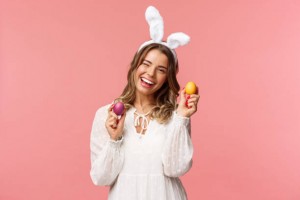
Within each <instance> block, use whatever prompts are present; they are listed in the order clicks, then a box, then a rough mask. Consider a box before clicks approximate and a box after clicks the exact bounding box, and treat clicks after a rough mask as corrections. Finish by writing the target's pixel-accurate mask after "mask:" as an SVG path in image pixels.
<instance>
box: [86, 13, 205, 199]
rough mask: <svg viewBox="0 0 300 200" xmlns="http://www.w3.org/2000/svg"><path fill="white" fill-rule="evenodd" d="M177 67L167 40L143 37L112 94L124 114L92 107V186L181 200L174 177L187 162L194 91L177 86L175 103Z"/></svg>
mask: <svg viewBox="0 0 300 200" xmlns="http://www.w3.org/2000/svg"><path fill="white" fill-rule="evenodd" d="M152 8H153V7H152ZM152 39H153V38H152ZM177 72H178V60H177V56H176V53H175V51H174V50H173V49H172V48H170V46H169V45H168V44H167V43H165V42H161V41H159V42H155V41H154V40H152V41H151V42H146V43H144V44H143V45H142V46H141V47H140V49H139V50H138V51H137V53H136V54H135V56H134V58H133V60H132V62H131V67H130V69H129V72H128V75H127V80H128V83H127V85H126V87H125V88H124V91H123V93H122V95H121V96H120V97H119V98H118V99H117V101H122V102H123V103H124V104H125V107H126V111H125V112H124V114H123V115H122V116H121V117H118V116H117V115H116V114H114V112H113V111H112V108H113V106H114V104H109V105H106V106H104V107H101V108H99V109H98V110H97V112H96V115H95V119H94V122H93V127H92V133H91V164H92V167H91V172H90V175H91V178H92V181H93V183H94V184H95V185H109V186H111V189H110V193H109V199H111V200H117V199H122V200H152V199H153V200H159V199H161V200H184V199H187V195H186V192H185V190H184V187H183V186H182V184H181V182H180V179H179V178H178V177H179V176H181V175H183V174H185V173H186V172H187V171H188V170H189V169H190V168H191V166H192V155H193V146H192V142H191V138H190V117H191V116H192V115H193V114H194V113H195V112H196V111H197V103H198V100H199V98H200V96H199V95H198V94H193V95H190V96H186V94H185V90H184V89H183V90H181V91H180V101H179V103H178V105H177V103H176V98H177V96H178V92H179V90H180V87H179V84H178V82H177V79H176V74H177Z"/></svg>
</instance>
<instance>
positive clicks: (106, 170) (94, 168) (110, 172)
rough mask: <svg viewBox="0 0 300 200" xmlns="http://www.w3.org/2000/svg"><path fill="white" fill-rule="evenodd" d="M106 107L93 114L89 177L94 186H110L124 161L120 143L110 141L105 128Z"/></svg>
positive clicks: (120, 141) (119, 141)
mask: <svg viewBox="0 0 300 200" xmlns="http://www.w3.org/2000/svg"><path fill="white" fill-rule="evenodd" d="M108 108H109V105H108V106H104V107H102V108H99V109H98V110H97V112H96V114H95V118H94V121H93V125H92V131H91V137H90V150H91V170H90V176H91V179H92V181H93V183H94V184H95V185H112V184H113V183H114V181H115V180H116V178H117V176H118V174H119V173H120V171H121V169H122V165H123V161H124V153H123V150H122V148H121V145H122V141H123V140H118V141H114V140H111V139H110V136H109V133H108V132H107V129H106V128H105V121H106V118H107V115H108V111H107V110H108Z"/></svg>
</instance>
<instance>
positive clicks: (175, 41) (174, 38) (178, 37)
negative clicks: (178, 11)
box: [167, 32, 190, 49]
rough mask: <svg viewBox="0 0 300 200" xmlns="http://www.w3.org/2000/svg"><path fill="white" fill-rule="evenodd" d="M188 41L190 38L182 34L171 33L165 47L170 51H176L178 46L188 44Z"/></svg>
mask: <svg viewBox="0 0 300 200" xmlns="http://www.w3.org/2000/svg"><path fill="white" fill-rule="evenodd" d="M189 41H190V37H189V36H188V35H187V34H185V33H182V32H178V33H172V34H171V35H169V37H168V39H167V45H168V46H169V47H170V48H171V49H176V48H177V47H179V46H183V45H186V44H188V43H189Z"/></svg>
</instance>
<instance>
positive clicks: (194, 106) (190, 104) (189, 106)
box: [188, 102, 197, 112]
mask: <svg viewBox="0 0 300 200" xmlns="http://www.w3.org/2000/svg"><path fill="white" fill-rule="evenodd" d="M188 108H189V110H191V111H193V112H194V111H196V110H197V105H196V103H195V102H190V103H189V104H188Z"/></svg>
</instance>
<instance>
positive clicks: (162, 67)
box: [144, 59, 168, 69]
mask: <svg viewBox="0 0 300 200" xmlns="http://www.w3.org/2000/svg"><path fill="white" fill-rule="evenodd" d="M144 61H146V62H148V63H149V64H152V62H151V61H149V60H146V59H144ZM158 67H162V68H165V69H168V68H167V67H165V66H162V65H159V66H158Z"/></svg>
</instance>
